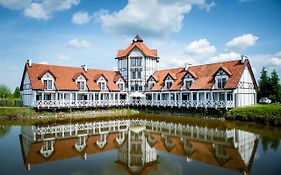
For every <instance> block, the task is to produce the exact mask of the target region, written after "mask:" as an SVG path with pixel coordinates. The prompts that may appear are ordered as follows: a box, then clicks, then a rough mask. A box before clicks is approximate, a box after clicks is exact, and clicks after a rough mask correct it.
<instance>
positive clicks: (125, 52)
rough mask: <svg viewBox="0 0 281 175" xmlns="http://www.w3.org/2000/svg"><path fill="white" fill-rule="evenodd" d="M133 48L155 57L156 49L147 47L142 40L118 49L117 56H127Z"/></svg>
mask: <svg viewBox="0 0 281 175" xmlns="http://www.w3.org/2000/svg"><path fill="white" fill-rule="evenodd" d="M134 48H138V49H139V50H140V51H142V52H143V54H145V55H146V56H151V57H157V50H156V49H149V48H148V47H147V46H146V45H145V44H144V43H143V42H134V43H132V44H131V45H129V47H128V48H127V49H125V50H118V52H117V58H120V57H125V56H127V55H128V54H129V53H130V52H131V51H132V50H133V49H134Z"/></svg>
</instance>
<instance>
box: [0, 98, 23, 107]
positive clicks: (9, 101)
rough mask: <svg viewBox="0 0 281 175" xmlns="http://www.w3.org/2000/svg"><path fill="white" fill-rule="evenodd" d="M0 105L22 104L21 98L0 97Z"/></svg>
mask: <svg viewBox="0 0 281 175" xmlns="http://www.w3.org/2000/svg"><path fill="white" fill-rule="evenodd" d="M0 106H9V107H13V106H22V100H21V99H18V98H6V99H2V98H0Z"/></svg>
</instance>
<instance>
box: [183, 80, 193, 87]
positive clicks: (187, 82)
mask: <svg viewBox="0 0 281 175" xmlns="http://www.w3.org/2000/svg"><path fill="white" fill-rule="evenodd" d="M191 84H192V81H191V80H189V81H186V82H185V87H186V88H187V89H189V88H190V86H191Z"/></svg>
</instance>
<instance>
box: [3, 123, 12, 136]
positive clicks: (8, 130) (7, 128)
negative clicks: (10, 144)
mask: <svg viewBox="0 0 281 175" xmlns="http://www.w3.org/2000/svg"><path fill="white" fill-rule="evenodd" d="M10 130H11V127H10V126H7V125H0V138H1V137H4V136H5V135H7V134H8V133H9V132H10Z"/></svg>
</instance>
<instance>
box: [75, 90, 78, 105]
mask: <svg viewBox="0 0 281 175" xmlns="http://www.w3.org/2000/svg"><path fill="white" fill-rule="evenodd" d="M77 97H78V93H77V92H75V103H76V105H77Z"/></svg>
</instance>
